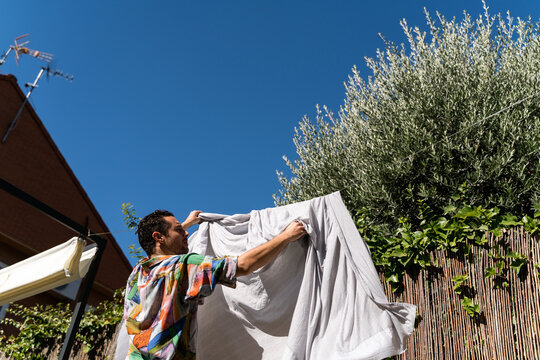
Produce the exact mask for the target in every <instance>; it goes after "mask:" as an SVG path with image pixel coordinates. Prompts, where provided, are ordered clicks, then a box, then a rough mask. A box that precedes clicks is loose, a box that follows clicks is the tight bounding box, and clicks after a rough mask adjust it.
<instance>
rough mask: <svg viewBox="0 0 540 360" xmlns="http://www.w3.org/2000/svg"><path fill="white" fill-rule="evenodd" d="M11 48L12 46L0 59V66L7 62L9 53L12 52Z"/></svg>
mask: <svg viewBox="0 0 540 360" xmlns="http://www.w3.org/2000/svg"><path fill="white" fill-rule="evenodd" d="M11 50H12V47H11V46H10V47H9V49H8V51H6V52H5V53H4V55H3V56H2V58H1V59H0V66H2V65H3V64H4V63H5V62H6V59H7V57H8V55H9V53H10V52H11Z"/></svg>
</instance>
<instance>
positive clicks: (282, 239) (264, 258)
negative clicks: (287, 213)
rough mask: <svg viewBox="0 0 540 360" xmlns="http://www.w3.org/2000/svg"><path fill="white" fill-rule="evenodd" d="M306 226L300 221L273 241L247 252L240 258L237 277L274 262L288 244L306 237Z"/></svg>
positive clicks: (294, 222)
mask: <svg viewBox="0 0 540 360" xmlns="http://www.w3.org/2000/svg"><path fill="white" fill-rule="evenodd" d="M306 234H307V232H306V229H305V228H304V225H302V223H300V222H298V221H293V222H292V223H290V224H289V225H288V226H287V227H286V228H285V230H283V232H282V233H281V234H279V235H277V236H276V237H274V238H273V239H272V240H270V241H268V242H267V243H265V244H262V245H259V246H257V247H256V248H253V249H251V250H248V251H246V252H245V253H243V254H242V255H240V256H239V257H238V263H237V269H236V276H243V275H248V274H251V273H252V272H254V271H255V270H257V269H259V268H261V267H263V266H264V265H266V264H268V263H269V262H270V261H272V260H273V259H274V258H275V257H276V256H277V255H278V254H279V253H280V252H281V251H282V250H283V249H284V248H285V247H286V246H287V244H288V243H290V242H293V241H296V240H298V239H300V238H301V237H302V236H304V235H306Z"/></svg>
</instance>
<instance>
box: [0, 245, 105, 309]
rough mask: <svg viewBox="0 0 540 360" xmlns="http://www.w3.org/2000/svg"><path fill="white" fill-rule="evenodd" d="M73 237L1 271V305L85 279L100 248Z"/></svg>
mask: <svg viewBox="0 0 540 360" xmlns="http://www.w3.org/2000/svg"><path fill="white" fill-rule="evenodd" d="M85 245H86V241H85V240H84V239H80V238H77V237H74V238H72V239H70V240H68V241H66V242H65V243H63V244H60V245H58V246H55V247H53V248H51V249H49V250H47V251H44V252H42V253H39V254H37V255H34V256H32V257H30V258H28V259H26V260H23V261H20V262H18V263H16V264H13V265H11V266H8V267H6V268H3V269H1V270H0V305H4V304H7V303H10V302H13V301H17V300H20V299H24V298H27V297H29V296H32V295H35V294H39V293H42V292H44V291H48V290H51V289H54V288H56V287H58V286H62V285H65V284H67V283H70V282H72V281H75V280H78V279H82V278H83V277H84V276H85V275H86V273H87V272H88V269H89V268H90V264H91V263H92V260H93V259H94V256H95V254H96V251H97V246H96V244H91V245H89V246H86V247H85Z"/></svg>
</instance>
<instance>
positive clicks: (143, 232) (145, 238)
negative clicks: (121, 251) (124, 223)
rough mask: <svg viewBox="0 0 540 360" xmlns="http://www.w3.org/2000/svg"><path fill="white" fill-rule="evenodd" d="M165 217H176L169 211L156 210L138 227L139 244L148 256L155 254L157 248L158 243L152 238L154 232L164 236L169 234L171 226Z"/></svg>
mask: <svg viewBox="0 0 540 360" xmlns="http://www.w3.org/2000/svg"><path fill="white" fill-rule="evenodd" d="M165 216H174V214H173V213H172V212H170V211H167V210H156V211H154V212H151V213H150V214H148V215H146V216H145V217H144V218H143V219H142V220H141V221H140V222H139V225H138V226H137V234H138V235H139V244H141V247H142V248H143V250H144V251H145V252H146V253H147V254H148V256H151V255H152V254H153V253H154V248H155V247H156V241H155V240H154V238H153V237H152V234H153V233H154V231H157V232H159V233H161V234H163V235H167V233H168V232H169V229H170V227H171V224H170V223H168V222H167V221H166V220H165V219H164V217H165Z"/></svg>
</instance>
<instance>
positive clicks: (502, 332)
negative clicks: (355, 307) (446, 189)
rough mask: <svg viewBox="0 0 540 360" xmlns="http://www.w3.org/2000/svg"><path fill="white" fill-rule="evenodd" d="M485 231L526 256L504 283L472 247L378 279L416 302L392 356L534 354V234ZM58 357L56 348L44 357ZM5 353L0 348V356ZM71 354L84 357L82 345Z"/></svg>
mask: <svg viewBox="0 0 540 360" xmlns="http://www.w3.org/2000/svg"><path fill="white" fill-rule="evenodd" d="M487 236H488V243H489V244H494V243H495V242H497V241H498V242H504V243H506V244H507V245H508V246H509V249H510V250H513V251H517V252H519V253H522V254H525V255H527V258H528V259H529V261H528V262H527V264H526V265H524V267H526V268H524V269H523V270H522V271H521V274H520V276H518V275H517V274H516V272H515V271H513V270H510V271H509V272H508V274H507V275H508V276H507V278H508V286H507V287H504V288H496V287H495V282H494V280H493V279H492V278H488V279H486V278H484V271H485V269H486V268H488V267H494V266H495V261H494V260H493V259H492V258H490V257H489V256H488V251H487V250H485V249H482V248H478V247H473V249H472V255H471V256H469V257H468V258H465V257H464V256H463V255H457V256H447V255H446V254H444V253H442V252H437V253H436V254H435V256H436V257H437V259H438V266H437V267H436V268H434V269H431V270H430V271H423V272H420V273H419V274H413V275H406V276H405V277H404V279H403V291H402V292H401V293H400V294H398V295H396V294H392V292H391V290H390V287H389V286H388V284H387V283H385V282H384V280H383V278H382V275H381V280H382V282H383V284H384V287H385V291H386V294H387V295H388V298H389V300H390V301H398V302H407V303H412V304H415V305H417V307H418V308H417V319H416V326H415V331H414V332H413V334H412V335H411V337H410V338H409V341H408V350H407V351H406V352H405V353H404V354H401V355H399V356H397V357H396V358H397V359H399V360H405V359H407V360H409V359H426V360H435V359H437V360H439V359H445V360H446V359H448V360H452V359H459V360H467V359H497V360H499V359H502V360H506V359H508V360H510V359H534V360H537V359H540V269H539V268H536V267H535V266H534V265H535V264H539V263H540V239H537V238H536V239H535V238H532V237H531V236H530V235H529V234H527V233H524V231H523V229H522V228H515V229H513V230H509V231H506V232H504V233H503V235H502V237H500V238H494V237H493V236H491V235H489V234H488V235H487ZM464 274H467V275H468V276H469V279H468V280H467V281H466V282H465V283H464V286H462V287H463V288H464V292H463V294H462V295H457V294H456V293H455V291H454V290H453V283H452V278H453V277H454V276H458V275H464ZM464 295H466V296H468V297H469V298H472V300H473V301H474V303H476V304H479V305H480V311H481V314H480V315H479V316H475V317H474V318H471V317H470V316H469V315H468V314H467V312H466V311H465V310H464V308H463V306H462V304H461V300H462V296H464ZM115 338H116V334H115V335H114V336H113V338H112V339H110V340H109V341H106V342H105V343H104V345H103V347H102V348H101V349H100V350H99V352H98V353H99V354H100V355H99V356H98V357H97V358H98V359H113V356H114V350H115V347H116V341H115ZM57 357H58V354H57V350H56V351H54V352H52V353H50V354H49V357H48V358H49V359H56V358H57ZM5 359H6V358H5V357H3V356H2V355H1V354H0V360H5ZM71 359H74V360H83V359H84V360H86V359H88V356H87V355H86V354H85V353H84V352H83V351H82V349H81V350H80V351H78V352H77V353H76V354H75V353H74V354H72V357H71Z"/></svg>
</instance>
